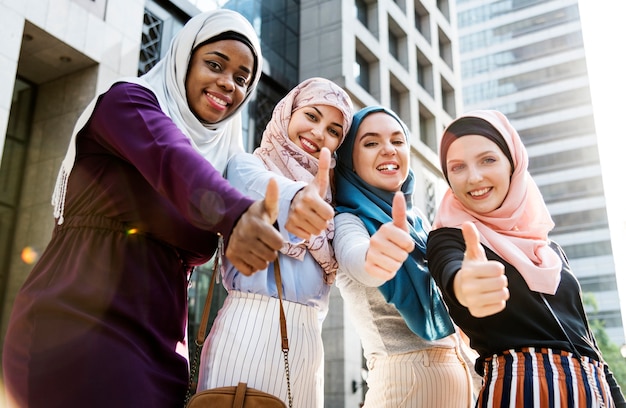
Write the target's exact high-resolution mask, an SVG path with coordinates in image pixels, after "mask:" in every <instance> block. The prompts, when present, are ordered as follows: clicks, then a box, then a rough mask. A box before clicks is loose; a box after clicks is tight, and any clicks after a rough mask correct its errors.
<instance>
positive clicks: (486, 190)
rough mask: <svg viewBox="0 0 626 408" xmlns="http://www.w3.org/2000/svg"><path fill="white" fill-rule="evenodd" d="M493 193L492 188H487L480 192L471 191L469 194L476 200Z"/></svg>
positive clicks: (479, 190)
mask: <svg viewBox="0 0 626 408" xmlns="http://www.w3.org/2000/svg"><path fill="white" fill-rule="evenodd" d="M490 191H491V187H485V188H481V189H478V190H473V191H470V192H469V193H468V194H469V195H470V196H472V197H474V198H480V197H482V196H484V195H485V194H487V193H488V192H490Z"/></svg>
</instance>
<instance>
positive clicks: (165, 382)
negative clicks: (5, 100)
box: [3, 83, 252, 408]
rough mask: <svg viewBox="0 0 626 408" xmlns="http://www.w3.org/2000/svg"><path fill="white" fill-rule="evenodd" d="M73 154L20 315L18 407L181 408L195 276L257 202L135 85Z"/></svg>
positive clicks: (109, 105)
mask: <svg viewBox="0 0 626 408" xmlns="http://www.w3.org/2000/svg"><path fill="white" fill-rule="evenodd" d="M76 147H77V155H76V163H75V166H74V169H73V170H72V173H71V176H70V179H69V183H68V191H67V196H66V208H65V221H64V223H63V224H61V225H57V226H56V227H55V229H54V232H53V236H52V240H51V242H50V243H49V245H48V247H47V248H46V250H45V251H44V253H43V254H42V257H41V259H40V260H39V262H38V263H37V264H36V265H35V267H34V269H33V270H32V272H31V274H30V276H29V277H28V279H27V280H26V282H25V284H24V286H23V288H22V289H21V291H20V292H19V294H18V296H17V298H16V300H15V304H14V307H13V314H12V316H11V320H10V323H9V328H8V332H7V336H6V339H5V344H4V350H3V368H4V380H5V385H6V389H7V394H8V395H9V397H10V398H13V399H15V400H16V403H17V405H18V406H20V407H21V406H24V407H26V406H28V407H40V406H41V407H43V406H46V407H77V406H91V407H116V408H117V407H151V408H153V407H177V408H180V407H181V406H182V404H183V400H184V395H185V390H186V386H187V381H188V362H187V360H186V358H184V357H183V356H181V355H180V354H178V353H177V352H176V347H177V344H178V343H179V342H182V341H183V340H184V338H185V330H186V318H187V282H188V273H189V271H190V267H191V266H193V265H198V264H201V263H203V262H206V261H207V260H208V259H209V258H210V256H211V255H212V254H213V252H214V251H215V248H216V245H217V234H218V233H221V234H222V235H223V236H224V237H225V239H226V240H227V239H228V237H229V234H230V232H231V230H232V228H233V226H234V224H235V222H236V221H237V219H238V218H239V217H240V215H241V214H242V213H243V212H244V211H245V210H246V209H247V208H248V206H249V205H250V204H251V203H252V200H250V199H248V198H247V197H245V196H243V195H241V194H240V193H238V192H237V191H236V190H235V189H233V188H232V187H231V186H230V185H229V184H228V183H227V182H226V181H225V180H224V179H223V178H222V176H221V174H220V173H219V172H218V171H217V170H215V169H214V168H213V167H212V166H211V165H209V163H208V162H207V161H206V160H205V159H204V158H202V157H201V156H200V155H199V154H198V153H196V151H195V150H194V148H193V147H192V146H191V144H190V142H189V141H188V139H187V137H186V136H185V135H184V134H183V133H182V132H181V131H180V130H179V129H178V128H177V127H176V126H175V125H174V123H173V122H172V121H171V120H170V118H169V117H167V116H166V115H165V114H164V113H163V112H162V111H161V109H160V107H159V105H158V102H157V100H156V98H155V96H154V95H153V94H152V93H151V92H150V91H148V90H146V89H145V88H142V87H140V86H138V85H135V84H128V83H119V84H116V85H114V86H113V87H112V88H111V90H109V91H108V92H107V93H106V94H105V95H104V96H103V97H102V98H101V99H100V101H99V104H98V106H97V107H96V109H95V111H94V113H93V115H92V117H91V119H90V121H89V122H88V123H87V125H86V126H85V128H84V129H83V130H82V131H81V132H80V133H79V135H78V137H77V141H76ZM225 154H226V153H225Z"/></svg>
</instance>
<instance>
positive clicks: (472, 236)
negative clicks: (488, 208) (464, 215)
mask: <svg viewBox="0 0 626 408" xmlns="http://www.w3.org/2000/svg"><path fill="white" fill-rule="evenodd" d="M461 230H462V231H463V239H464V240H465V257H464V259H463V260H472V261H486V260H487V255H485V249H484V248H483V247H482V245H481V244H480V235H479V234H478V229H477V228H476V225H474V223H473V222H469V221H465V222H464V223H463V225H462V226H461Z"/></svg>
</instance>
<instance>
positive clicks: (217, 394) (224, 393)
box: [185, 249, 292, 408]
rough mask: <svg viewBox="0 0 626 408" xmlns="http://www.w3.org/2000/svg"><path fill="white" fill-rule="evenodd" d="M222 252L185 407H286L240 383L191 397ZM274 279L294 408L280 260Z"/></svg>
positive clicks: (212, 389)
mask: <svg viewBox="0 0 626 408" xmlns="http://www.w3.org/2000/svg"><path fill="white" fill-rule="evenodd" d="M219 253H220V251H219V249H218V256H216V259H215V261H214V265H213V273H212V274H211V283H210V285H209V292H208V295H207V299H206V302H205V303H204V309H203V311H202V321H201V322H200V327H199V329H198V335H197V336H196V345H197V347H196V352H195V354H194V361H193V364H192V366H191V375H190V379H189V388H188V389H187V398H186V401H185V406H186V408H229V407H233V408H287V406H286V405H285V403H284V402H283V401H282V400H281V399H280V398H278V397H276V396H274V395H272V394H268V393H266V392H263V391H259V390H257V389H254V388H249V387H248V386H247V384H246V383H243V382H241V383H239V385H237V386H230V387H219V388H211V389H209V390H204V391H200V392H198V393H196V394H195V395H193V396H192V395H191V393H192V390H191V388H192V387H191V382H192V379H193V377H194V376H195V372H196V370H197V368H198V364H199V361H200V350H201V349H202V346H203V344H204V340H205V338H206V329H207V325H208V321H209V311H210V310H211V299H212V297H213V288H214V287H215V275H216V272H217V270H218V269H219V263H220V262H219ZM274 278H275V280H276V287H277V289H278V300H279V302H280V335H281V338H282V350H283V354H284V359H285V373H286V376H287V395H288V398H289V407H290V408H291V406H292V397H291V383H290V380H289V362H288V359H287V356H288V353H289V340H288V338H287V322H286V319H285V310H284V309H283V289H282V282H281V279H280V266H279V263H278V259H276V261H274Z"/></svg>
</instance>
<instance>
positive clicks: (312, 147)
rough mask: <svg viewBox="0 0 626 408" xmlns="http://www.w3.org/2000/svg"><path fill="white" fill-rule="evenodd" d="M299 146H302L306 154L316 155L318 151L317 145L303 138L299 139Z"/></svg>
mask: <svg viewBox="0 0 626 408" xmlns="http://www.w3.org/2000/svg"><path fill="white" fill-rule="evenodd" d="M300 144H301V145H302V149H303V150H304V151H306V152H307V153H317V152H319V151H320V148H319V146H318V145H316V144H315V143H313V142H311V141H310V140H309V139H305V138H304V137H300Z"/></svg>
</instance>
